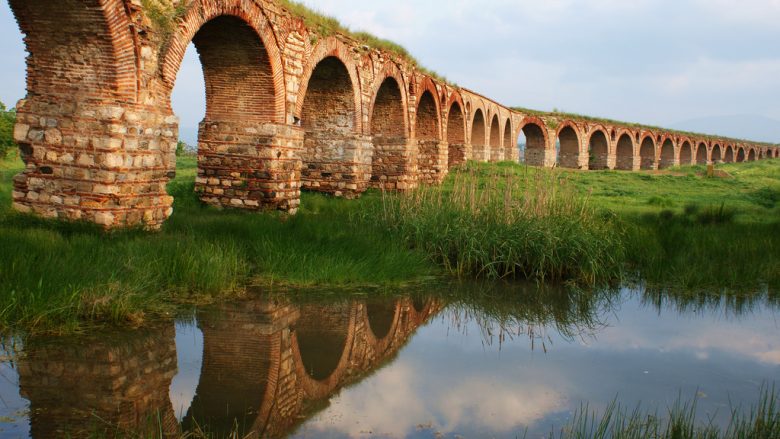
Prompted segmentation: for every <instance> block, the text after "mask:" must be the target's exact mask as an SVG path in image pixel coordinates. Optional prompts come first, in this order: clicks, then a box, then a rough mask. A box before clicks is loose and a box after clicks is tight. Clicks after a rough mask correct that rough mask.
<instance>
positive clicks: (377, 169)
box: [371, 137, 419, 191]
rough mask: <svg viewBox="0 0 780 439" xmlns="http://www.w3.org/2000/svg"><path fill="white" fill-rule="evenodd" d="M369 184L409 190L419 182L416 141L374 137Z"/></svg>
mask: <svg viewBox="0 0 780 439" xmlns="http://www.w3.org/2000/svg"><path fill="white" fill-rule="evenodd" d="M373 143H374V158H373V161H372V163H373V164H372V176H371V186H372V187H375V188H380V189H385V190H401V191H403V190H410V189H414V188H416V187H417V185H418V182H419V168H418V163H417V162H418V155H417V154H418V153H417V145H415V143H416V141H414V140H408V139H405V138H387V137H376V138H374V142H373Z"/></svg>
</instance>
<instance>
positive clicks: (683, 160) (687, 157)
mask: <svg viewBox="0 0 780 439" xmlns="http://www.w3.org/2000/svg"><path fill="white" fill-rule="evenodd" d="M679 162H680V165H690V164H692V163H693V146H691V142H689V141H687V140H686V141H685V142H683V144H682V146H681V147H680V160H679Z"/></svg>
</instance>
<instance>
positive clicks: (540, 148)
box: [520, 117, 549, 166]
mask: <svg viewBox="0 0 780 439" xmlns="http://www.w3.org/2000/svg"><path fill="white" fill-rule="evenodd" d="M520 131H522V132H523V134H525V139H526V145H525V162H526V163H527V164H529V165H531V166H546V164H547V145H548V144H549V142H548V139H547V127H546V125H545V123H544V121H543V120H542V119H540V118H538V117H526V118H524V119H523V121H522V122H521V123H520Z"/></svg>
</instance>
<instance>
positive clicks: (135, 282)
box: [0, 158, 435, 331]
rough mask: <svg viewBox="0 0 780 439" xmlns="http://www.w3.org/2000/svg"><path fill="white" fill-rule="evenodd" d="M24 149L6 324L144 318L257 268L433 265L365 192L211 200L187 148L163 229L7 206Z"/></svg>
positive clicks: (222, 288) (237, 291) (269, 271)
mask: <svg viewBox="0 0 780 439" xmlns="http://www.w3.org/2000/svg"><path fill="white" fill-rule="evenodd" d="M20 169H21V163H20V162H19V161H18V160H16V159H10V160H5V161H4V162H2V167H0V181H2V183H1V184H0V248H2V249H3V251H2V255H0V304H2V306H1V307H0V327H5V328H23V329H26V330H28V331H51V330H56V331H72V330H77V329H80V328H82V327H83V326H84V325H89V324H93V323H95V322H129V323H140V322H143V321H144V320H145V319H146V318H148V317H149V316H150V315H161V314H163V315H164V314H165V313H170V312H173V311H174V310H175V305H176V304H181V303H204V302H210V301H213V300H219V299H224V298H229V297H235V296H237V295H241V294H242V293H243V291H244V286H245V285H246V284H247V283H249V282H252V281H256V280H257V279H258V278H260V279H261V281H262V282H264V283H271V282H284V283H290V284H295V285H314V284H316V285H324V286H345V285H386V286H393V285H400V284H403V283H406V282H413V281H416V280H420V279H423V278H426V277H428V276H429V275H430V274H431V273H434V272H435V268H434V267H433V266H432V264H430V263H429V262H427V260H426V258H425V257H424V255H422V254H421V253H419V252H415V251H409V249H407V248H406V247H405V246H404V245H403V243H401V242H399V241H398V240H396V239H394V237H393V236H392V235H391V234H390V233H388V232H387V231H386V230H384V229H383V228H381V227H380V226H378V225H377V224H374V223H369V222H364V221H362V220H361V219H360V217H359V216H358V215H357V213H358V212H359V211H360V209H361V208H363V207H364V206H365V205H366V204H367V203H369V204H370V203H372V202H374V203H376V202H378V199H377V198H376V197H375V198H374V199H373V201H372V200H371V199H370V198H367V199H366V200H363V201H360V202H349V201H345V200H331V199H327V198H325V197H322V196H318V195H312V194H306V195H305V198H304V200H303V204H304V207H303V209H302V210H301V212H300V214H299V215H296V216H294V217H287V216H284V215H281V214H249V213H246V212H233V211H219V210H216V209H213V208H209V207H204V206H202V205H201V204H200V203H199V202H198V201H197V199H196V198H195V196H194V195H193V191H192V188H193V184H194V177H195V160H194V158H181V159H180V162H179V172H178V176H177V178H176V179H175V180H174V181H173V182H172V183H171V184H170V186H169V192H171V194H173V195H174V196H175V197H176V201H175V205H174V214H173V216H172V217H171V219H170V220H169V221H168V222H167V223H166V224H165V226H164V229H163V231H162V232H161V233H156V234H148V233H144V232H140V231H129V232H114V233H111V234H108V235H106V234H105V233H103V232H102V231H100V230H98V229H96V228H94V227H90V226H88V225H83V224H65V223H57V222H50V221H43V220H37V219H34V218H32V217H29V216H24V215H18V214H15V213H13V212H12V211H11V210H10V192H11V179H12V177H13V175H14V174H16V173H17V172H18V171H19V170H20Z"/></svg>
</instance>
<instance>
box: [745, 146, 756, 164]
mask: <svg viewBox="0 0 780 439" xmlns="http://www.w3.org/2000/svg"><path fill="white" fill-rule="evenodd" d="M756 160H758V159H757V158H756V149H755V148H750V149H749V150H748V156H747V161H749V162H753V161H756Z"/></svg>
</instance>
